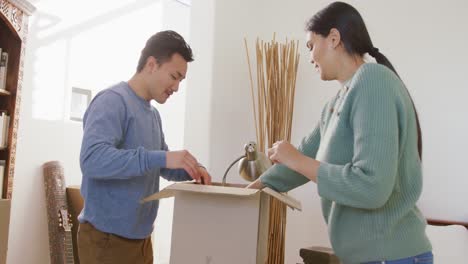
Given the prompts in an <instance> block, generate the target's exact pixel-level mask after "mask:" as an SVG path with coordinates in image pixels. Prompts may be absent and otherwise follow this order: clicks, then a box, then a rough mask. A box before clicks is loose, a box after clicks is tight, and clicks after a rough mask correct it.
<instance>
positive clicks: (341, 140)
mask: <svg viewBox="0 0 468 264" xmlns="http://www.w3.org/2000/svg"><path fill="white" fill-rule="evenodd" d="M306 31H307V38H308V41H307V47H308V48H309V49H310V52H311V63H312V64H313V65H314V67H315V69H316V70H317V71H318V72H319V73H320V77H321V79H322V80H337V81H339V82H340V83H341V86H342V88H341V89H340V91H339V93H338V95H337V96H336V97H334V98H332V99H331V100H330V101H329V102H328V103H327V104H326V105H325V108H324V109H323V112H322V116H321V120H320V123H319V124H318V125H317V127H316V128H315V129H314V131H313V132H312V133H311V134H310V135H309V136H307V137H305V138H304V139H303V140H302V142H301V144H300V146H299V147H298V149H296V148H294V147H293V146H292V145H291V144H290V143H288V142H286V141H279V142H276V143H275V144H274V145H273V147H272V148H271V149H269V150H268V156H269V158H270V159H271V160H272V161H273V162H275V163H276V164H275V165H274V166H273V167H272V168H270V169H269V170H268V171H266V172H265V173H264V174H263V175H262V176H261V177H260V178H259V179H258V180H257V181H255V182H253V183H252V184H251V185H250V186H249V187H250V188H263V187H264V186H268V187H270V188H273V189H275V190H278V191H281V192H285V191H289V190H291V189H293V188H296V187H298V186H300V185H302V184H305V183H307V182H308V181H313V182H315V183H317V188H318V193H319V195H320V196H321V198H322V211H323V215H324V217H325V221H326V223H327V224H328V226H329V235H330V241H331V243H332V246H333V249H334V251H335V254H336V255H337V256H338V257H339V258H340V259H341V261H342V262H343V263H346V264H348V263H395V264H396V263H398V264H406V263H433V256H432V252H431V250H432V249H431V243H430V242H429V240H428V238H427V236H426V234H425V227H426V221H425V218H424V217H423V216H422V214H421V213H420V211H419V210H418V208H417V207H416V201H417V200H418V198H419V196H420V194H421V189H422V172H421V149H422V144H421V133H420V128H419V121H418V117H417V113H416V110H415V108H414V105H413V103H412V99H411V97H410V95H409V93H408V91H407V89H406V88H405V85H404V84H403V82H402V81H401V80H400V78H399V77H398V74H397V73H396V71H395V69H394V68H393V66H392V65H391V64H390V62H389V61H388V60H387V58H386V57H385V56H384V55H383V54H382V53H381V52H380V51H379V50H378V49H377V48H375V47H374V45H373V44H372V41H371V39H370V37H369V33H368V32H367V29H366V26H365V24H364V21H363V19H362V17H361V16H360V14H359V12H358V11H357V10H356V9H355V8H353V7H352V6H350V5H349V4H346V3H341V2H335V3H332V4H330V5H329V6H327V7H326V8H325V9H323V10H321V11H320V12H318V13H317V14H315V15H314V16H313V17H312V18H311V19H310V20H309V21H308V23H307V27H306ZM366 53H368V54H369V55H370V56H373V57H374V58H375V59H376V61H377V63H366V62H365V61H364V55H365V54H366ZM416 259H417V261H415V260H416Z"/></svg>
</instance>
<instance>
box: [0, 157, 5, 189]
mask: <svg viewBox="0 0 468 264" xmlns="http://www.w3.org/2000/svg"><path fill="white" fill-rule="evenodd" d="M3 178H5V160H0V198H2V197H3V196H2V192H3Z"/></svg>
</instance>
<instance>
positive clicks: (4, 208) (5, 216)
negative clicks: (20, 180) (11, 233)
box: [0, 199, 11, 264]
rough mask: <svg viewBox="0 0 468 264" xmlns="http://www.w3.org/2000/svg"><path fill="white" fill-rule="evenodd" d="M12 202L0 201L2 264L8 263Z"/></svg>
mask: <svg viewBox="0 0 468 264" xmlns="http://www.w3.org/2000/svg"><path fill="white" fill-rule="evenodd" d="M10 206H11V200H9V199H0V264H5V263H6V257H7V251H8V230H9V229H8V227H9V226H10Z"/></svg>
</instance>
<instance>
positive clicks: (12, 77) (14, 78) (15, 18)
mask: <svg viewBox="0 0 468 264" xmlns="http://www.w3.org/2000/svg"><path fill="white" fill-rule="evenodd" d="M34 11H35V7H34V6H33V5H31V4H30V3H29V2H28V1H25V0H0V49H1V50H2V52H6V53H8V63H7V67H6V70H7V71H6V85H5V89H4V90H3V89H2V90H0V111H1V112H6V114H7V115H8V116H9V122H8V129H7V130H5V131H4V132H5V133H4V135H5V136H6V137H7V139H6V141H7V143H6V144H5V145H4V146H0V160H4V161H5V165H4V166H5V167H4V174H3V175H2V177H1V178H3V181H2V182H1V185H3V186H2V189H1V193H2V196H1V197H0V198H3V199H11V197H12V194H13V177H14V173H15V156H16V139H17V132H18V123H19V110H20V103H21V89H22V88H23V87H22V84H23V65H24V57H25V50H26V44H27V35H28V19H29V16H30V15H31V14H32V13H33V12H34ZM0 73H1V68H0ZM0 77H1V76H0ZM1 87H2V86H0V88H1ZM1 178H0V179H1Z"/></svg>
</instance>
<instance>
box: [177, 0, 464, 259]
mask: <svg viewBox="0 0 468 264" xmlns="http://www.w3.org/2000/svg"><path fill="white" fill-rule="evenodd" d="M330 2H331V1H306V0H303V1H292V2H291V1H289V2H287V1H280V0H270V1H266V0H262V1H248V0H239V1H214V0H211V1H195V2H194V3H193V9H192V23H191V25H192V34H193V35H192V41H193V44H194V47H195V50H196V51H197V52H199V53H200V54H203V55H204V57H203V58H200V61H199V62H198V63H199V64H197V68H196V69H193V71H197V73H198V74H202V76H200V75H197V76H194V77H192V78H189V89H188V91H187V98H188V100H187V112H186V114H187V116H186V128H187V133H186V137H185V144H186V146H197V147H202V146H206V148H207V150H206V151H205V152H204V153H203V156H204V157H205V158H207V159H208V160H209V161H208V163H207V164H209V169H210V170H211V173H212V175H213V176H214V178H215V180H218V181H220V180H221V178H222V175H223V173H224V170H225V169H226V167H227V166H228V165H229V163H230V162H231V161H232V160H233V159H234V158H235V157H237V156H239V155H240V154H242V146H243V144H244V143H245V142H247V141H249V140H254V139H255V131H254V123H253V118H252V114H251V111H252V110H251V109H252V106H251V101H250V91H249V83H248V72H247V62H246V56H245V50H244V46H243V38H244V37H247V38H248V40H249V43H250V45H251V47H250V48H251V54H252V49H253V43H254V41H255V38H256V37H257V36H258V37H260V38H261V39H264V40H270V39H271V37H272V35H273V32H276V33H277V38H278V39H281V38H285V37H288V38H289V39H291V38H294V39H298V40H300V41H301V42H300V47H301V49H300V53H301V61H300V65H299V73H298V80H297V88H296V92H297V94H296V105H295V116H294V121H293V130H292V142H293V143H294V144H297V143H299V141H300V139H301V138H302V137H303V136H305V135H306V134H307V133H308V132H309V131H310V130H311V129H312V128H313V126H314V124H315V123H316V122H317V120H318V118H319V113H320V111H321V109H322V106H323V104H324V103H325V101H326V100H327V99H328V98H330V97H331V96H333V95H334V94H335V93H336V91H337V88H338V87H339V86H338V84H337V83H334V82H333V83H325V82H322V81H320V80H319V79H318V76H316V74H315V72H314V71H313V69H312V67H311V66H310V64H309V63H308V53H307V49H306V48H305V41H304V37H305V34H304V31H303V28H304V22H305V21H306V20H307V19H308V18H309V17H310V16H312V15H313V14H314V13H315V12H317V11H318V10H320V9H321V8H323V7H325V6H326V4H328V3H330ZM348 2H350V3H352V4H353V5H354V6H355V7H356V8H357V9H358V10H359V11H360V12H361V14H362V16H363V17H364V20H365V21H366V23H367V25H368V29H369V32H370V35H371V37H372V39H373V42H374V44H375V46H376V47H378V48H379V49H380V50H381V51H382V52H383V53H384V54H385V55H387V56H388V58H389V59H390V60H391V61H392V63H393V64H394V66H395V67H396V69H397V70H398V71H399V73H400V75H401V76H402V78H403V80H404V81H405V83H406V84H407V86H408V88H409V90H410V92H411V93H412V95H413V98H414V100H415V102H416V105H417V108H418V111H419V113H420V119H421V125H422V128H423V133H424V138H423V139H424V165H423V166H424V177H425V178H424V179H425V186H424V191H423V195H422V197H421V200H420V203H419V206H420V207H421V208H422V210H423V211H424V213H425V214H426V216H428V217H435V218H445V219H452V220H459V221H465V222H466V221H468V209H467V208H466V203H467V201H468V198H467V196H466V194H465V192H464V191H463V190H466V186H468V178H467V177H465V175H464V173H465V170H464V169H463V167H462V166H463V165H464V164H466V163H467V162H468V158H467V156H466V155H465V149H466V147H468V138H467V137H465V136H463V135H466V134H468V125H467V124H466V122H464V120H466V118H465V113H466V111H465V110H464V109H463V107H464V98H466V96H467V95H468V89H466V88H467V86H468V81H467V80H466V78H465V75H466V74H465V72H466V66H465V65H463V63H464V62H466V61H467V59H468V52H467V51H466V49H464V47H466V46H467V44H468V36H467V34H465V33H466V29H465V28H464V26H463V25H466V24H467V23H468V18H466V16H465V13H466V12H467V11H468V3H466V2H465V1H461V0H459V1H457V0H451V1H433V2H431V3H430V4H429V3H428V2H427V1H422V0H417V1H410V2H408V1H402V0H398V1H375V0H374V1H371V0H361V1H348ZM195 45H196V46H195ZM251 57H252V55H251ZM194 65H195V64H194ZM200 120H202V121H200ZM228 181H229V182H242V180H241V179H240V178H239V177H238V176H236V173H235V170H234V169H233V171H232V172H231V173H230V174H229V175H228ZM291 194H292V195H293V196H295V197H296V198H298V199H300V200H301V201H302V203H303V206H304V210H303V212H302V213H297V212H291V211H289V212H288V225H287V242H286V243H287V244H286V261H285V263H296V262H298V261H300V260H301V259H300V257H299V254H298V250H299V248H301V247H304V246H311V245H317V244H323V245H327V244H328V243H329V242H328V238H327V231H326V227H325V225H324V223H323V220H322V217H321V211H320V205H319V197H318V195H317V191H316V187H315V185H314V184H312V183H309V184H306V185H304V186H302V187H300V188H298V189H296V190H294V191H292V192H291Z"/></svg>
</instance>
